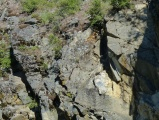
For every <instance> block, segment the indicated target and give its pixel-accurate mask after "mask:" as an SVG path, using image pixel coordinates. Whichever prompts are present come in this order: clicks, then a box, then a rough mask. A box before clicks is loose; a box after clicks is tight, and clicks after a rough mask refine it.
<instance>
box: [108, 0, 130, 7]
mask: <svg viewBox="0 0 159 120" xmlns="http://www.w3.org/2000/svg"><path fill="white" fill-rule="evenodd" d="M111 4H112V6H113V7H114V8H115V9H122V8H125V7H129V6H130V0H111Z"/></svg>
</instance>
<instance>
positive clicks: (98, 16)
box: [88, 0, 104, 26]
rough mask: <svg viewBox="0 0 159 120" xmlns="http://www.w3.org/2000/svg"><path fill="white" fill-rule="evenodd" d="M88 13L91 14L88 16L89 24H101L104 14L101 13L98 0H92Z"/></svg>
mask: <svg viewBox="0 0 159 120" xmlns="http://www.w3.org/2000/svg"><path fill="white" fill-rule="evenodd" d="M88 13H89V14H90V15H91V17H90V24H91V26H99V25H101V24H102V22H103V16H104V14H103V13H102V7H101V1H100V0H93V1H92V5H91V7H90V9H89V11H88Z"/></svg>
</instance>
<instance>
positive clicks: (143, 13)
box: [0, 0, 159, 120]
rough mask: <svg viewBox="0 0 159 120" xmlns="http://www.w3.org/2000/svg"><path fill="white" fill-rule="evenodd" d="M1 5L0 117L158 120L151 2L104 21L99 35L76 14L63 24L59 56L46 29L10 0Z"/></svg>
mask: <svg viewBox="0 0 159 120" xmlns="http://www.w3.org/2000/svg"><path fill="white" fill-rule="evenodd" d="M84 2H86V4H83V7H84V6H86V5H88V4H89V1H84ZM0 4H1V6H2V8H1V9H0V16H1V17H0V31H1V34H0V38H1V36H2V38H1V39H2V40H0V42H1V43H3V42H6V41H5V37H4V33H6V34H8V36H9V37H8V39H9V40H10V43H11V47H10V48H11V49H10V57H11V69H10V74H9V76H8V77H1V79H0V83H1V84H0V119H2V120H3V119H4V120H9V119H11V120H22V119H26V120H35V119H36V120H41V119H42V120H131V119H134V120H144V119H151V120H158V119H159V114H158V112H159V111H158V96H159V93H158V85H159V84H158V79H159V77H158V59H159V57H158V55H159V50H158V39H159V38H158V28H157V27H156V26H157V25H158V21H157V20H158V16H157V15H158V9H157V5H158V1H153V0H152V1H151V2H150V4H149V7H147V3H146V2H136V3H135V7H134V9H133V10H130V9H126V10H121V11H119V12H116V13H115V14H113V15H109V17H108V16H106V19H107V20H108V21H107V23H106V24H105V27H103V28H105V29H103V30H102V31H101V32H99V31H93V30H92V29H91V28H89V27H88V25H87V24H88V22H89V21H88V19H87V18H88V16H87V15H85V16H84V17H83V18H81V16H83V15H84V13H83V11H82V12H81V11H80V12H79V13H78V14H75V15H74V16H70V17H68V18H66V19H64V20H63V21H62V22H63V23H64V22H65V21H66V22H65V24H62V27H61V29H60V32H61V34H62V35H61V36H63V37H64V38H63V40H61V41H62V44H63V48H62V50H61V53H62V56H61V58H60V59H59V58H58V59H57V58H56V53H55V51H54V48H56V45H52V44H51V43H50V37H49V35H48V34H47V33H48V32H50V31H49V27H48V26H44V25H43V26H41V25H40V24H39V21H38V20H37V19H36V18H32V16H26V15H25V14H23V13H22V12H21V9H20V4H19V3H18V2H16V1H14V0H9V1H6V2H2V3H1V2H0ZM13 8H14V9H13ZM84 8H85V7H84ZM154 11H155V13H156V14H154ZM2 31H3V32H2ZM54 39H55V38H54ZM8 47H9V46H8Z"/></svg>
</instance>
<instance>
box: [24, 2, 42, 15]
mask: <svg viewBox="0 0 159 120" xmlns="http://www.w3.org/2000/svg"><path fill="white" fill-rule="evenodd" d="M38 2H39V0H23V1H22V6H23V11H24V12H28V13H31V12H33V11H34V10H36V9H37V7H38V4H39V3H38Z"/></svg>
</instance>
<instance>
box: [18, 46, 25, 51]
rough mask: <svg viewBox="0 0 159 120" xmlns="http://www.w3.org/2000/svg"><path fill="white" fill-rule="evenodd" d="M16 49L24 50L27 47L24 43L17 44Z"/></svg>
mask: <svg viewBox="0 0 159 120" xmlns="http://www.w3.org/2000/svg"><path fill="white" fill-rule="evenodd" d="M18 49H19V50H20V51H24V50H26V49H27V47H26V45H19V46H18Z"/></svg>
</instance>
